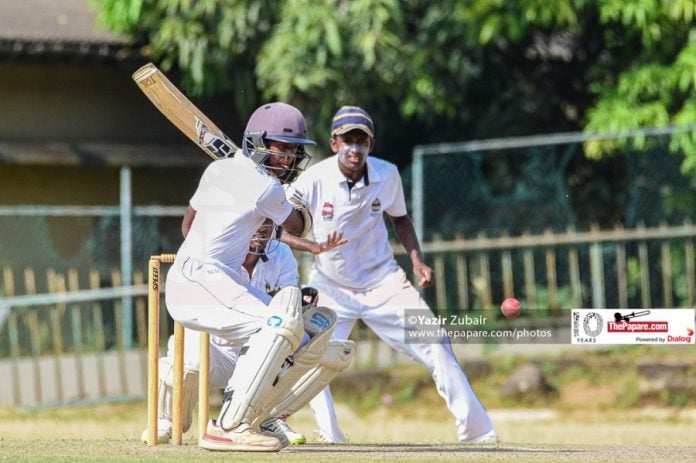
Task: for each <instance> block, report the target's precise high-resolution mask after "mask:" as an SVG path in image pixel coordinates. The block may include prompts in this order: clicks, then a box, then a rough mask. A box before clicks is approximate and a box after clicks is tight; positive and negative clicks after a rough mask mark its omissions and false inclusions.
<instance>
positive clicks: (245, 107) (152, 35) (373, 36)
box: [92, 0, 696, 170]
mask: <svg viewBox="0 0 696 463" xmlns="http://www.w3.org/2000/svg"><path fill="white" fill-rule="evenodd" d="M92 1H93V2H95V3H96V4H97V5H99V7H100V8H101V19H102V20H103V22H104V23H105V24H107V25H108V26H109V27H111V28H112V29H114V30H116V31H119V32H123V33H126V34H129V35H130V36H132V37H133V38H134V40H135V42H136V43H140V44H143V51H144V52H146V53H150V54H151V55H152V56H153V58H154V59H155V60H157V61H158V62H159V63H160V64H161V65H162V66H163V68H164V69H165V70H174V69H176V70H180V71H181V75H182V82H183V84H184V86H185V89H186V91H187V92H189V93H191V94H193V95H213V94H215V93H217V92H222V91H225V90H229V89H230V88H235V89H236V91H235V94H236V95H240V100H239V101H238V102H237V104H238V107H239V110H240V111H244V112H248V111H250V110H251V109H253V107H254V106H255V105H256V104H258V103H260V102H261V101H262V100H264V101H267V100H273V99H280V100H286V101H289V102H291V103H293V104H296V105H298V106H299V107H301V108H302V109H303V111H304V112H305V113H306V114H307V115H308V116H309V120H310V123H311V124H312V125H313V130H314V131H319V133H325V132H326V130H325V128H326V127H327V126H328V118H329V117H330V115H331V114H332V113H333V112H334V111H335V109H336V108H337V107H338V106H340V105H341V104H347V103H354V104H360V105H363V106H365V107H366V108H368V109H369V110H370V111H371V112H372V113H373V116H375V119H376V120H377V122H378V133H379V134H380V137H381V139H382V140H385V139H386V140H387V141H388V142H389V143H390V144H391V145H392V148H395V150H396V151H402V150H404V149H408V147H409V146H410V145H412V144H415V143H425V142H432V141H443V140H462V139H472V138H481V137H493V136H508V135H522V134H532V133H545V132H554V131H566V130H578V129H584V130H587V131H591V132H596V131H601V132H605V131H619V132H620V131H624V130H628V129H634V128H638V127H642V126H664V125H670V124H674V125H689V124H694V123H696V92H695V91H694V87H695V82H696V28H694V26H693V24H694V15H696V3H695V2H694V0H669V1H668V0H555V1H544V0H442V1H439V2H430V1H427V0H401V1H400V0H352V1H349V0H275V1H274V0H92ZM242 95H245V97H244V98H242V97H241V96H242ZM405 133H408V137H406V136H405ZM626 143H641V139H632V140H630V141H629V140H628V139H626V140H619V141H618V142H614V143H613V144H612V143H608V142H599V141H597V142H591V143H588V144H587V145H586V151H587V153H588V154H589V155H591V156H602V155H604V154H607V153H611V152H612V150H613V149H615V148H616V147H617V146H620V145H621V144H626ZM671 146H672V148H673V149H675V150H683V151H685V152H686V153H688V154H689V160H687V162H686V163H685V168H686V169H691V170H696V133H695V132H693V131H692V132H683V133H680V134H676V135H674V136H673V138H672V144H671ZM387 157H389V156H387Z"/></svg>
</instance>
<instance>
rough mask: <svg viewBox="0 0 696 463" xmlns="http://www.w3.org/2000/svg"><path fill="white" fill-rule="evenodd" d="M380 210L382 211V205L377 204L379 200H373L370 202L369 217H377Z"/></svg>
mask: <svg viewBox="0 0 696 463" xmlns="http://www.w3.org/2000/svg"><path fill="white" fill-rule="evenodd" d="M381 210H382V203H380V202H379V198H375V200H374V201H372V206H371V212H370V215H377V214H379V213H380V211H381Z"/></svg>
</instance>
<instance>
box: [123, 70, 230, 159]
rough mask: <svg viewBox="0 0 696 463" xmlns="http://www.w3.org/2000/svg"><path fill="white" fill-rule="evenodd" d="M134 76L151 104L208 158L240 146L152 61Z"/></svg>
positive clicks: (222, 156) (219, 156)
mask: <svg viewBox="0 0 696 463" xmlns="http://www.w3.org/2000/svg"><path fill="white" fill-rule="evenodd" d="M133 80H134V81H135V83H136V84H138V87H140V90H142V91H143V93H145V95H146V96H147V97H148V98H149V99H150V101H151V102H152V104H154V105H155V107H156V108H157V109H159V110H160V111H161V112H162V114H164V116H165V117H166V118H167V119H169V121H170V122H171V123H172V124H174V125H175V126H176V127H177V128H178V129H179V130H181V131H182V132H183V133H184V135H186V136H187V137H188V138H189V139H190V140H191V141H192V142H194V143H195V144H196V145H198V146H199V147H200V148H201V149H202V150H203V151H205V152H206V153H207V154H208V156H210V157H211V158H213V159H220V158H224V157H229V156H233V155H234V153H235V152H236V151H237V150H238V149H239V148H238V147H237V145H235V144H234V142H232V140H230V138H229V137H228V136H227V135H225V134H224V133H223V131H222V130H220V129H219V128H218V126H217V125H215V124H214V123H213V121H211V120H210V119H208V117H207V116H206V115H205V114H203V112H202V111H201V110H200V109H198V108H197V107H196V106H195V105H194V104H193V103H191V101H190V100H189V99H188V98H186V96H185V95H184V94H183V93H181V91H180V90H179V89H178V88H176V86H175V85H174V84H172V82H171V81H170V80H169V79H168V78H167V76H165V75H164V73H163V72H162V71H160V70H159V69H158V68H157V66H155V65H154V64H153V63H148V64H146V65H145V66H143V67H141V68H140V69H138V70H137V71H135V72H134V73H133Z"/></svg>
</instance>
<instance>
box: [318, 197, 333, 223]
mask: <svg viewBox="0 0 696 463" xmlns="http://www.w3.org/2000/svg"><path fill="white" fill-rule="evenodd" d="M321 217H322V218H323V219H324V220H325V221H327V222H328V221H330V220H333V217H334V205H333V204H331V203H330V202H328V201H327V202H325V203H324V205H323V206H322V207H321Z"/></svg>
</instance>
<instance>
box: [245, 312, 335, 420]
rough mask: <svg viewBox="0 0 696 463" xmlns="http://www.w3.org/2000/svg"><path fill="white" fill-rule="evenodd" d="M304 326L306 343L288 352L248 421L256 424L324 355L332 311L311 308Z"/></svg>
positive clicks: (330, 326) (331, 322) (330, 331)
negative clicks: (253, 417)
mask: <svg viewBox="0 0 696 463" xmlns="http://www.w3.org/2000/svg"><path fill="white" fill-rule="evenodd" d="M303 318H304V329H305V332H307V334H309V337H310V339H309V342H308V343H307V344H305V345H304V346H303V347H301V348H299V349H298V350H297V352H295V353H294V354H292V355H290V356H289V357H288V359H287V361H286V362H285V364H283V367H282V368H281V370H280V373H278V376H277V377H276V379H275V381H273V384H272V385H271V387H270V388H269V389H268V390H267V391H266V394H265V395H264V397H263V400H261V401H260V403H259V414H258V415H257V416H256V417H255V419H254V421H253V422H252V423H251V425H252V427H255V426H258V425H260V424H261V423H262V422H263V421H264V420H265V419H266V418H268V417H269V412H270V411H271V409H272V408H273V407H274V406H275V405H276V404H277V403H278V401H279V400H280V399H281V398H282V397H284V396H285V395H286V394H287V392H288V390H289V389H290V387H291V386H292V385H293V384H295V383H296V382H297V381H298V380H299V379H300V378H301V377H302V376H303V375H304V374H305V373H307V372H308V371H309V370H310V369H312V368H313V367H315V366H317V365H318V364H319V362H320V361H321V359H322V358H323V357H324V354H325V352H326V347H327V346H328V344H329V341H330V339H331V335H332V334H333V331H334V328H335V325H336V313H335V312H334V311H333V310H331V309H327V308H326V307H312V308H311V309H309V310H307V311H306V312H305V313H304V315H303Z"/></svg>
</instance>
